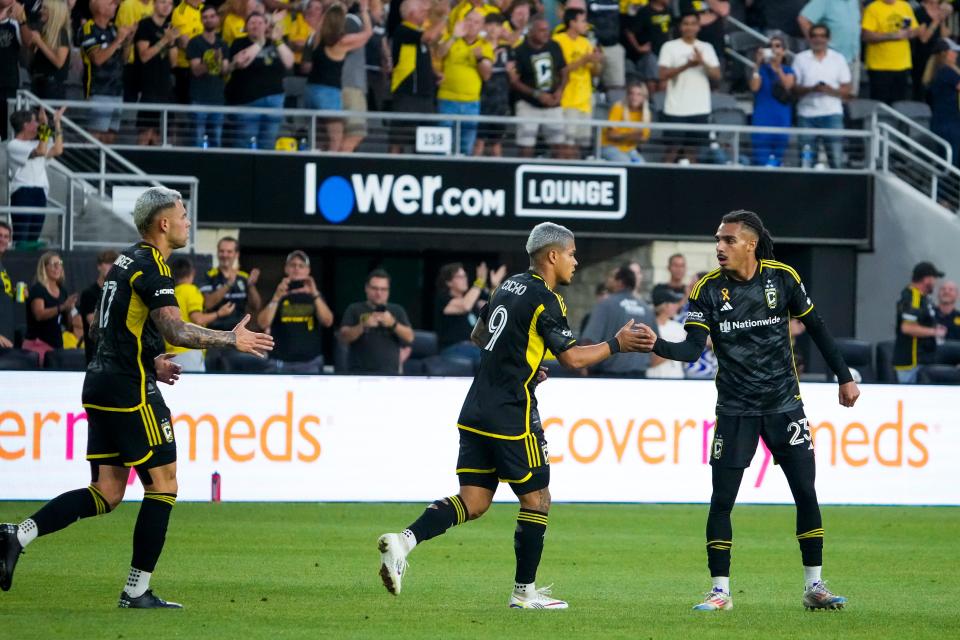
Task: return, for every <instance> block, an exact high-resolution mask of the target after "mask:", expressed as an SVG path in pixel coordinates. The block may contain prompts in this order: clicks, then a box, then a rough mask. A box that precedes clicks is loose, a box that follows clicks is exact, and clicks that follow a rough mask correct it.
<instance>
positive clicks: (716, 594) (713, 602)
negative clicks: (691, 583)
mask: <svg viewBox="0 0 960 640" xmlns="http://www.w3.org/2000/svg"><path fill="white" fill-rule="evenodd" d="M730 609H733V596H731V595H730V594H729V593H727V592H726V591H724V590H723V589H721V588H719V587H714V588H713V591H710V592H709V593H707V594H706V595H705V596H704V598H703V602H701V603H700V604H698V605H695V606H694V607H693V610H694V611H729V610H730Z"/></svg>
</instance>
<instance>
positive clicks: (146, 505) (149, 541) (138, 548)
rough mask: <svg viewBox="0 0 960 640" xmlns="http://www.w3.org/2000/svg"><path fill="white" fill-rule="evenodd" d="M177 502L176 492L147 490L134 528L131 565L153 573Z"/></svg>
mask: <svg viewBox="0 0 960 640" xmlns="http://www.w3.org/2000/svg"><path fill="white" fill-rule="evenodd" d="M176 502H177V494H175V493H157V492H154V491H147V492H146V493H144V494H143V502H142V503H140V513H139V514H137V525H136V526H135V527H134V528H133V560H132V561H131V562H130V566H131V567H133V568H135V569H140V570H141V571H146V572H147V573H153V570H154V569H156V567H157V560H159V559H160V552H161V551H163V543H164V541H165V540H166V539H167V523H168V522H169V521H170V512H171V511H173V505H174V504H176Z"/></svg>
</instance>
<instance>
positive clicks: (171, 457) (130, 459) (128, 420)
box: [87, 381, 177, 470]
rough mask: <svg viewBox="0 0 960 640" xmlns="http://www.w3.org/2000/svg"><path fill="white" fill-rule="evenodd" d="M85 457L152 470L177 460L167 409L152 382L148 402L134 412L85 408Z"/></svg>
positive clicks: (168, 410)
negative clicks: (86, 432) (86, 431)
mask: <svg viewBox="0 0 960 640" xmlns="http://www.w3.org/2000/svg"><path fill="white" fill-rule="evenodd" d="M87 425H88V429H87V430H88V435H87V460H89V461H90V462H91V463H93V464H103V465H109V466H113V467H137V469H138V470H140V469H152V468H154V467H162V466H163V465H166V464H170V463H172V462H176V461H177V442H176V439H175V438H174V436H173V424H172V423H171V422H170V409H168V408H167V405H166V404H165V403H164V402H163V396H161V395H160V391H159V389H157V386H156V384H155V383H153V382H152V381H148V382H147V402H146V404H145V405H143V406H141V407H140V408H139V409H135V410H133V411H104V410H102V409H87Z"/></svg>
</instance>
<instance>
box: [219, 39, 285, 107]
mask: <svg viewBox="0 0 960 640" xmlns="http://www.w3.org/2000/svg"><path fill="white" fill-rule="evenodd" d="M252 44H253V41H252V40H250V38H246V37H244V38H237V39H236V40H234V41H233V45H231V47H230V58H231V59H233V58H234V56H236V55H237V54H238V53H239V52H241V51H243V50H244V49H246V48H247V47H249V46H250V45H252ZM286 73H287V70H286V69H284V67H283V61H282V60H280V54H279V53H278V52H277V47H276V46H274V44H273V43H272V42H270V41H269V40H268V41H267V42H265V43H264V45H263V48H262V49H260V52H259V53H258V54H257V57H256V58H255V59H254V60H253V62H251V63H250V66H248V67H247V68H246V69H234V70H233V71H232V72H231V74H230V83H229V84H228V85H227V99H228V100H229V101H230V103H231V104H248V103H250V102H253V101H254V100H259V99H260V98H266V97H267V96H273V95H276V94H278V93H283V76H284V75H286Z"/></svg>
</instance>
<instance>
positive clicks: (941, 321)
mask: <svg viewBox="0 0 960 640" xmlns="http://www.w3.org/2000/svg"><path fill="white" fill-rule="evenodd" d="M10 238H11V233H10V226H9V225H8V224H7V223H5V222H0V284H2V291H0V356H4V354H6V353H8V352H10V351H16V349H14V347H16V348H17V349H20V350H22V351H24V352H30V353H31V354H33V355H34V357H35V358H36V360H35V361H34V364H33V365H32V366H36V365H37V364H38V363H39V365H40V366H41V367H42V366H44V361H45V360H46V359H47V358H52V357H53V355H56V356H57V360H56V361H55V363H54V364H49V365H47V366H50V367H53V368H58V367H63V366H66V368H80V367H82V366H83V364H84V363H85V362H89V361H90V359H91V357H92V355H93V353H94V351H95V349H96V332H95V331H91V327H92V326H94V325H95V324H96V323H97V320H96V318H95V316H96V314H97V313H98V305H99V300H100V296H101V293H102V291H103V287H104V281H105V279H106V277H107V274H108V273H109V271H110V269H111V267H112V266H113V264H114V263H115V261H116V260H117V257H118V254H117V252H116V251H112V250H107V251H103V252H101V253H99V254H97V256H96V269H97V277H96V280H95V281H93V282H92V283H91V284H90V285H89V286H88V287H87V288H86V289H84V290H83V291H82V292H71V291H68V290H67V287H66V285H65V282H66V279H65V273H64V264H63V260H62V258H61V256H60V255H59V254H58V253H56V252H53V251H48V252H46V253H44V254H42V255H41V256H40V258H39V260H38V262H37V266H36V273H35V275H34V277H33V279H32V280H33V281H32V282H31V283H30V284H29V285H28V284H26V283H23V282H20V283H17V284H14V282H13V281H12V279H11V278H10V277H9V275H8V274H7V271H6V269H5V268H4V266H3V258H4V254H5V253H6V251H7V249H8V247H9V246H10ZM240 257H241V254H240V245H239V242H238V241H237V240H236V239H235V238H232V237H224V238H221V240H220V242H219V243H218V245H217V266H215V267H213V268H211V269H209V270H208V271H206V272H200V273H198V272H197V270H196V267H195V264H194V262H193V259H192V258H191V257H189V256H186V255H179V254H176V255H174V256H172V257H171V259H170V261H169V266H170V269H171V273H172V276H173V278H174V282H175V288H174V295H175V296H176V298H177V301H178V304H179V306H180V313H181V317H182V319H183V320H184V322H192V323H194V324H198V325H201V326H208V327H226V328H232V327H234V326H236V325H237V324H238V323H240V322H242V321H243V320H244V318H245V317H247V316H249V318H250V324H251V325H252V326H254V327H257V328H259V329H260V330H263V331H265V332H267V333H269V334H271V335H272V336H273V338H274V341H275V348H274V350H273V352H271V354H270V358H269V359H268V360H261V359H259V358H256V357H254V356H249V357H246V356H233V357H231V356H230V355H229V352H222V351H219V350H207V351H206V352H204V351H198V350H189V349H183V348H177V347H174V346H173V345H169V344H168V345H167V346H166V352H167V354H168V356H167V357H170V358H172V359H173V360H174V361H175V362H177V363H178V364H179V365H181V366H182V367H183V370H184V371H189V372H203V371H227V372H256V373H297V374H321V373H329V372H335V373H349V374H357V375H397V374H403V373H413V374H414V375H420V374H428V375H471V374H472V372H474V371H475V370H476V369H477V367H478V366H479V362H480V359H481V353H482V352H481V350H480V348H479V347H477V346H476V345H475V344H474V343H473V342H472V341H471V334H472V332H473V330H474V327H475V326H476V324H477V319H478V317H480V315H481V313H482V312H483V309H484V307H485V305H486V304H488V303H489V301H490V300H491V297H492V296H493V295H494V292H495V291H496V289H497V287H499V286H500V284H501V283H502V282H503V280H504V278H505V277H506V276H507V274H508V272H507V267H506V266H505V265H501V266H499V267H498V268H496V269H491V268H490V267H488V266H487V264H486V263H483V262H481V263H479V264H477V265H476V266H475V267H472V269H471V270H470V271H468V269H467V268H466V267H465V266H464V264H463V263H460V262H453V263H448V264H445V265H442V266H441V267H440V268H439V271H438V275H437V279H436V289H435V293H434V296H433V303H434V304H433V322H432V327H431V329H432V330H415V329H414V326H413V323H412V322H411V320H410V316H409V314H408V312H407V310H406V309H405V308H404V306H403V305H400V304H397V303H396V302H392V301H391V300H390V290H391V287H390V285H391V276H390V274H389V273H388V272H387V271H385V270H383V269H380V268H377V269H374V270H373V271H371V272H370V273H369V274H368V275H367V276H366V278H365V280H364V283H363V292H362V295H361V292H359V291H358V292H357V296H356V297H352V296H351V299H353V300H355V301H353V302H350V303H349V304H343V306H342V307H340V305H334V304H333V303H332V302H331V301H330V299H328V297H327V296H326V295H324V293H323V291H322V290H321V285H320V284H319V282H320V281H319V280H318V278H317V277H316V276H315V275H314V274H313V273H312V272H311V264H310V257H309V255H308V254H307V253H306V252H305V251H301V250H295V251H293V252H291V253H290V254H289V255H287V256H286V258H285V260H284V261H283V273H282V276H280V277H279V278H278V280H277V283H276V285H275V286H273V285H272V283H271V286H273V291H272V293H271V295H270V296H269V297H267V296H264V297H261V296H260V294H259V292H258V290H257V284H258V282H259V281H260V270H259V269H257V268H253V269H250V271H249V272H248V271H244V270H243V269H242V268H241V262H240ZM665 266H666V268H667V272H668V274H669V277H668V278H666V279H665V280H664V281H662V282H657V283H656V284H654V285H653V286H652V287H649V288H647V287H644V286H643V269H642V268H641V266H640V264H639V263H637V262H628V263H624V264H622V265H620V266H618V267H616V268H613V269H611V270H610V271H609V272H608V274H607V277H606V279H605V280H604V282H602V283H598V285H597V287H596V291H595V294H596V303H595V304H594V305H593V307H592V308H591V309H590V310H589V311H588V313H586V314H585V316H584V318H583V322H582V324H581V325H580V332H579V335H578V338H579V341H580V342H581V343H583V344H592V343H595V342H599V341H602V339H603V337H605V336H608V335H610V333H611V332H612V331H614V330H616V329H619V328H620V327H622V326H623V325H624V324H626V323H627V322H628V321H630V320H633V321H634V322H637V323H643V324H646V325H647V326H649V327H651V328H653V330H654V331H655V333H657V335H659V336H661V337H662V338H664V339H665V340H669V341H672V342H678V341H682V340H683V337H684V333H685V331H684V329H683V324H682V323H683V320H684V317H685V314H686V307H687V299H688V296H689V293H690V290H691V289H692V288H693V286H694V285H695V284H696V283H697V281H699V280H700V279H701V278H702V277H703V276H704V275H706V273H704V272H700V273H696V274H694V275H692V276H690V275H688V272H687V261H686V259H685V257H684V255H683V254H680V253H675V254H673V255H671V256H670V257H669V258H668V259H667V263H666V265H665ZM471 274H472V278H471ZM943 276H944V273H943V272H941V271H940V270H939V269H937V268H936V267H935V266H934V265H933V264H932V263H930V262H921V263H919V264H917V265H916V266H915V267H914V269H913V273H912V277H911V279H910V282H909V283H908V285H907V286H906V287H905V288H904V289H903V291H902V292H901V295H900V298H899V299H898V300H897V303H896V307H897V308H896V314H897V315H896V325H895V327H893V331H892V332H891V337H892V338H894V339H893V340H890V341H889V342H880V343H878V344H877V345H876V361H877V366H878V367H889V371H890V373H889V376H890V378H889V380H887V381H889V382H894V381H896V382H899V383H901V384H913V383H918V382H919V383H928V382H938V383H944V382H952V383H960V309H958V308H957V302H958V288H957V285H956V283H955V282H953V281H950V280H943V281H941V279H942V278H943ZM338 299H341V300H342V299H343V298H342V296H338ZM15 301H19V302H22V303H23V304H24V305H25V326H23V325H21V324H19V323H18V321H17V319H16V315H17V314H16V312H15V306H16V305H15ZM335 306H336V307H340V308H336V309H335ZM428 326H429V323H428ZM790 331H791V336H792V338H793V339H796V338H797V336H799V335H801V334H802V333H803V324H802V323H801V322H799V321H797V320H791V323H790ZM840 343H841V350H843V348H844V346H843V345H846V344H847V343H853V348H854V349H855V350H856V349H860V350H861V351H860V352H861V353H862V349H863V348H864V347H863V346H862V345H863V343H861V344H860V346H858V345H857V344H856V343H857V341H856V340H852V339H842V340H840ZM331 346H332V349H331V348H330V347H331ZM866 348H867V352H868V354H872V353H873V350H874V347H873V346H872V345H869V344H867V346H866ZM69 353H73V354H75V355H76V357H73V358H69V357H68V358H65V357H64V354H69ZM52 354H53V355H52ZM325 354H326V357H325ZM330 356H332V358H330ZM857 357H858V356H854V359H856V358H857ZM4 361H5V362H6V363H8V364H9V359H8V358H4ZM17 362H22V361H20V360H17ZM64 363H66V365H65V364H64ZM428 363H429V364H428ZM554 364H557V363H556V362H555V360H554V359H553V357H552V356H551V355H550V354H549V353H548V354H547V356H546V359H545V361H544V365H545V366H547V367H550V366H552V365H554ZM5 366H8V365H5ZM28 366H29V365H28ZM796 366H797V370H798V372H800V373H803V372H804V371H805V363H804V361H803V358H802V354H801V352H799V351H798V352H797V353H796ZM851 366H852V367H857V366H866V367H867V368H868V369H871V373H870V375H871V376H874V377H871V379H870V380H868V381H871V382H872V381H875V379H876V377H875V376H877V375H879V373H878V372H877V371H874V370H873V369H872V368H873V355H868V357H867V360H866V361H862V358H861V361H860V362H855V363H853V364H851ZM716 371H717V359H716V356H715V354H714V353H713V347H712V344H711V342H710V340H709V339H708V341H707V344H706V346H705V347H704V350H703V353H702V354H701V356H700V358H699V359H698V360H697V361H696V362H692V363H680V362H674V361H670V360H664V359H663V358H660V357H658V356H656V355H655V354H618V355H615V356H613V357H611V358H609V359H608V360H607V361H605V362H604V363H602V364H601V365H597V366H596V367H593V368H591V369H589V370H577V371H573V372H563V373H560V368H559V367H557V368H556V369H555V373H557V374H559V375H580V376H593V377H612V378H651V379H701V380H710V379H713V377H714V376H715V375H716ZM864 373H866V371H865V372H864ZM855 375H860V372H859V371H858V372H857V373H856V374H855ZM881 379H886V378H881Z"/></svg>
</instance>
